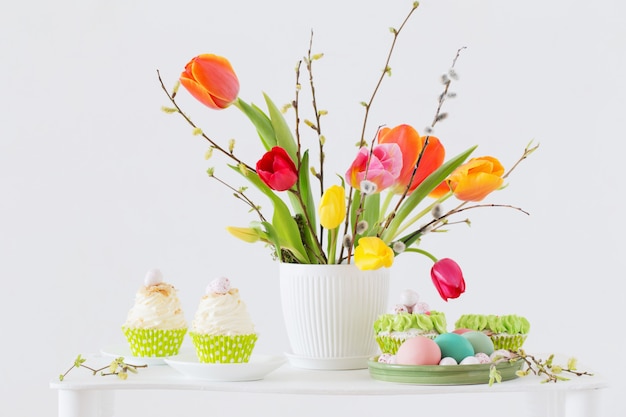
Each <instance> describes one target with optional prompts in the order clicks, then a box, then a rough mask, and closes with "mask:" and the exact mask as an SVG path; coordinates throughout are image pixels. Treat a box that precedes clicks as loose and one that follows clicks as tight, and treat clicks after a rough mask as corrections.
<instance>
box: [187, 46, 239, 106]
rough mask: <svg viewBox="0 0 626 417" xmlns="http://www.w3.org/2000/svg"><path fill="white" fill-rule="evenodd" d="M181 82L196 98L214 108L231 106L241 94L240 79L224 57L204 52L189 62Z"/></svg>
mask: <svg viewBox="0 0 626 417" xmlns="http://www.w3.org/2000/svg"><path fill="white" fill-rule="evenodd" d="M180 83H181V84H182V85H183V87H185V88H186V89H187V91H189V93H191V95H192V96H194V97H195V99H196V100H198V101H199V102H201V103H202V104H204V105H205V106H208V107H210V108H212V109H216V110H220V109H225V108H226V107H228V106H230V105H231V104H232V103H233V101H235V100H236V99H237V95H238V94H239V80H238V79H237V75H236V74H235V71H234V70H233V67H232V66H231V65H230V62H228V60H227V59H226V58H224V57H221V56H218V55H213V54H203V55H198V56H197V57H195V58H193V59H192V60H191V61H189V62H188V63H187V65H186V66H185V71H184V72H183V73H182V74H181V75H180Z"/></svg>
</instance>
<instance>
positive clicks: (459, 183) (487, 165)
mask: <svg viewBox="0 0 626 417" xmlns="http://www.w3.org/2000/svg"><path fill="white" fill-rule="evenodd" d="M502 175H504V167H503V166H502V164H500V161H498V160H497V159H496V158H494V157H492V156H481V157H479V158H472V159H470V160H469V161H468V162H466V163H465V164H463V165H461V166H460V167H458V168H457V169H455V170H454V171H453V172H452V174H450V176H449V177H448V183H449V185H450V189H451V190H452V191H453V192H454V196H455V197H456V198H458V199H459V200H461V201H481V200H483V199H484V198H485V197H487V195H489V194H490V193H491V192H492V191H495V190H497V189H498V188H500V186H502V183H503V182H504V180H503V179H502Z"/></svg>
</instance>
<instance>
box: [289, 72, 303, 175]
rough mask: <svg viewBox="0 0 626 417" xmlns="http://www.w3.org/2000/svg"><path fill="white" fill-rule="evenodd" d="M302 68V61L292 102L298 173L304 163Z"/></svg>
mask: <svg viewBox="0 0 626 417" xmlns="http://www.w3.org/2000/svg"><path fill="white" fill-rule="evenodd" d="M301 66H302V61H298V64H296V91H295V93H294V94H295V97H294V99H293V101H292V102H291V106H292V107H293V111H294V115H295V118H296V120H295V127H294V130H295V135H296V145H297V148H296V163H298V172H299V171H300V162H301V161H302V159H301V157H300V155H301V153H302V141H301V138H300V106H299V105H298V104H299V99H300V67H301Z"/></svg>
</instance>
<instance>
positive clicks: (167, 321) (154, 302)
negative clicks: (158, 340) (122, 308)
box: [124, 283, 187, 330]
mask: <svg viewBox="0 0 626 417" xmlns="http://www.w3.org/2000/svg"><path fill="white" fill-rule="evenodd" d="M124 326H127V327H132V328H140V329H161V330H173V329H184V328H186V327H187V322H186V321H185V315H184V314H183V310H182V308H181V303H180V300H179V298H178V295H177V294H176V289H175V288H174V287H173V286H172V285H170V284H166V283H161V284H156V285H149V286H143V287H141V288H140V289H139V291H137V295H136V296H135V304H134V305H133V307H132V308H131V309H130V311H129V312H128V316H127V317H126V323H125V324H124Z"/></svg>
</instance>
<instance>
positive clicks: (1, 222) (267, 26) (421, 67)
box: [0, 0, 626, 416]
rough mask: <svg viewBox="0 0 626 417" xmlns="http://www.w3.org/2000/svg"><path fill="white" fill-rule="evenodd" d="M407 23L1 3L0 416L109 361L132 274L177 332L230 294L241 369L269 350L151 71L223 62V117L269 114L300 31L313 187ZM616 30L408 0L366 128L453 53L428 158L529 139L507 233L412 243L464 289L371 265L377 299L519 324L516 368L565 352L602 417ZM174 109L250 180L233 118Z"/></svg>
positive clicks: (615, 229) (399, 118) (598, 15)
mask: <svg viewBox="0 0 626 417" xmlns="http://www.w3.org/2000/svg"><path fill="white" fill-rule="evenodd" d="M410 4H411V2H410V1H408V0H407V1H405V0H402V1H399V0H394V1H384V2H383V1H373V0H365V1H363V0H359V1H356V0H345V1H341V2H338V1H328V0H318V1H315V2H303V1H297V0H296V1H294V0H289V1H287V0H269V1H265V2H258V1H247V0H243V1H239V2H234V1H233V2H215V1H209V2H206V1H205V2H200V1H189V0H181V1H177V2H172V1H170V2H165V1H139V0H138V1H133V2H128V1H115V0H113V1H109V0H107V1H104V0H99V1H98V0H90V1H72V0H60V1H56V2H46V1H41V0H35V1H24V2H3V4H2V6H0V55H1V56H2V64H1V66H0V80H1V82H2V83H1V87H0V91H1V92H2V94H1V95H0V106H1V107H0V277H1V279H2V282H3V283H4V291H3V297H2V303H0V317H2V318H3V322H4V323H5V324H4V329H3V336H2V338H1V339H2V342H1V343H0V357H1V358H2V369H1V370H0V404H1V405H2V407H3V408H4V409H5V410H10V411H11V413H10V415H12V416H54V415H56V414H55V413H56V392H53V391H51V390H50V389H49V388H48V383H49V382H50V381H51V380H52V379H54V378H55V377H56V376H57V375H58V374H59V373H60V372H62V371H64V370H65V368H66V367H67V366H69V365H70V364H71V362H72V361H73V359H74V357H75V356H76V355H77V354H78V353H89V352H97V351H99V350H100V349H101V348H102V347H104V346H109V345H116V344H120V343H123V339H122V334H121V331H120V326H121V324H122V323H123V321H124V319H125V316H126V312H127V310H128V308H130V306H131V304H132V300H133V297H134V293H135V291H136V289H137V288H138V287H139V285H141V283H142V279H143V276H144V274H145V272H146V271H147V270H148V269H149V268H152V267H159V268H160V269H161V270H162V271H163V272H164V274H165V276H166V278H167V280H168V281H170V282H172V283H173V284H174V285H176V286H177V287H178V288H179V294H180V297H181V299H182V302H183V305H184V306H185V307H186V313H187V317H188V318H189V319H191V316H192V314H193V310H194V309H195V305H196V303H197V301H198V300H199V298H200V296H201V294H202V291H203V290H204V287H205V286H206V284H207V283H208V282H209V281H210V280H211V279H213V278H215V277H218V276H221V275H225V276H228V277H230V278H231V280H232V281H233V282H234V284H236V286H238V287H239V288H240V291H241V293H242V296H243V297H244V299H245V300H246V302H247V304H248V306H249V309H250V310H251V312H252V314H253V315H254V317H255V321H256V324H257V328H258V331H259V332H260V334H261V338H260V340H259V343H258V346H257V351H258V352H267V353H276V354H279V353H281V352H284V351H286V350H287V349H288V345H287V340H286V336H285V334H284V328H283V324H282V321H281V320H282V318H281V314H280V306H279V296H278V277H277V265H276V264H274V263H273V262H272V261H271V259H270V256H269V253H268V251H267V250H265V249H264V248H263V247H261V246H250V245H246V244H244V243H243V242H240V241H237V240H235V239H234V238H231V237H230V235H228V234H227V233H226V232H225V230H224V228H225V226H226V225H241V226H244V225H246V224H247V222H248V221H249V220H251V219H252V218H251V217H250V216H249V215H248V214H247V212H246V208H245V207H243V206H242V205H241V204H238V202H237V201H236V200H234V199H233V198H232V197H231V194H230V192H228V191H227V190H226V189H224V188H222V187H219V186H218V185H219V184H217V183H215V182H213V181H211V180H209V179H208V178H207V177H206V175H205V173H204V172H205V170H206V168H207V167H208V166H209V165H214V166H216V167H217V169H218V172H219V173H223V175H224V176H229V178H232V179H233V180H236V177H235V176H230V174H229V173H228V172H227V169H226V168H225V165H224V161H223V160H221V159H219V158H216V159H215V160H213V161H211V162H206V161H204V159H203V154H204V151H205V150H206V145H205V143H203V142H202V141H201V139H199V138H196V137H192V136H191V135H190V134H189V129H188V127H187V126H186V125H185V124H184V122H183V121H182V119H181V118H179V117H177V116H172V115H166V114H164V113H162V112H161V111H160V106H161V105H164V104H167V100H166V97H165V95H164V94H163V92H162V91H161V90H160V87H159V84H158V81H157V77H156V70H157V69H160V70H161V72H162V74H163V76H164V77H165V80H166V82H167V83H168V85H170V86H171V85H173V83H174V82H175V80H176V78H177V77H178V75H179V73H180V71H181V70H182V68H183V66H184V64H185V63H186V62H187V61H188V59H189V58H191V57H193V56H195V55H196V54H199V53H204V52H213V53H218V54H221V55H225V56H227V57H229V58H230V60H231V62H232V64H233V66H234V67H235V69H236V71H237V73H238V75H239V78H240V80H241V84H242V88H241V96H242V97H243V98H244V99H245V100H247V101H252V102H255V103H259V104H260V103H262V98H261V92H262V91H266V92H267V93H269V94H270V96H272V97H273V99H274V100H275V101H276V102H277V103H279V104H282V103H286V102H288V101H290V100H291V99H292V91H293V83H294V75H293V68H294V65H295V62H296V61H297V60H298V59H299V58H300V57H302V56H303V55H304V54H305V53H306V50H307V48H308V41H309V31H310V30H311V29H313V30H314V31H315V40H314V50H315V51H316V52H324V53H325V58H324V59H323V60H321V61H320V62H319V63H318V64H317V87H318V92H319V95H318V99H319V102H320V103H321V107H323V108H325V109H327V110H328V111H329V112H330V113H329V115H328V116H327V118H326V119H324V129H325V132H326V136H327V138H328V150H329V151H328V162H329V165H328V166H327V172H329V173H332V172H338V173H343V172H344V171H345V169H346V168H347V166H348V164H349V162H350V161H351V158H352V156H351V155H352V153H353V152H354V150H353V148H352V145H353V144H354V143H355V142H356V140H357V138H358V134H359V130H360V126H361V120H362V108H361V107H360V106H359V104H358V103H359V102H360V101H363V100H367V99H368V98H369V95H370V94H371V92H372V89H373V86H374V81H375V79H376V77H377V76H378V74H379V71H380V70H381V69H382V67H383V63H384V56H385V54H386V51H387V48H388V45H389V43H390V40H391V36H390V34H389V32H388V27H390V26H398V25H399V22H400V21H401V19H402V18H403V17H404V15H405V13H406V12H407V11H408V9H409V7H410ZM625 12H626V7H625V6H624V5H623V3H622V2H618V1H615V0H602V1H596V2H584V1H578V0H574V1H571V0H570V1H561V0H557V1H547V2H546V1H538V0H528V1H524V2H503V1H487V0H479V1H474V2H467V1H463V0H439V1H432V0H425V1H423V2H422V5H421V7H420V9H419V10H418V12H417V14H416V15H415V16H414V18H413V20H412V21H411V23H410V24H409V26H408V27H407V28H406V32H405V33H404V34H403V35H402V36H401V38H400V40H399V43H398V46H397V50H396V55H395V56H394V59H393V60H392V62H391V67H392V69H393V76H392V77H391V78H389V79H387V80H386V81H385V83H384V85H383V89H382V91H381V92H380V95H379V97H378V99H377V101H376V104H375V105H374V110H373V112H372V115H371V119H370V125H369V128H370V129H369V131H368V135H369V137H371V135H372V134H373V132H374V129H375V127H376V126H377V125H379V124H388V125H396V124H399V123H410V124H413V125H414V126H415V127H416V128H418V129H422V127H423V126H425V125H427V124H428V123H429V121H430V118H431V117H432V116H433V114H434V111H435V107H436V97H437V95H438V94H439V92H440V90H441V85H440V84H438V77H439V75H440V74H441V73H442V72H444V71H446V70H447V68H448V66H449V64H450V62H451V60H452V57H453V55H454V53H455V51H456V50H457V48H459V47H461V46H467V50H465V51H464V52H463V54H462V56H461V58H460V60H459V62H458V66H457V69H458V72H459V74H460V77H461V78H460V81H459V82H458V83H457V84H456V85H455V86H454V90H455V91H456V92H457V94H458V98H457V99H455V100H454V101H451V102H449V106H448V107H447V110H448V111H449V112H450V118H449V120H447V121H446V122H445V123H442V124H441V125H440V128H439V129H438V130H437V134H438V136H439V137H440V138H441V139H442V140H443V141H444V143H445V145H446V147H447V149H448V152H449V154H450V155H452V154H455V153H457V152H459V151H461V150H463V149H465V148H467V147H469V146H471V145H473V144H479V145H480V146H479V150H478V151H477V154H476V155H482V154H492V155H495V156H497V157H499V158H500V159H501V161H502V162H503V164H504V165H505V166H507V167H508V166H510V165H511V164H512V163H513V162H514V161H515V160H516V159H517V157H518V156H519V154H520V153H521V151H522V149H523V147H524V146H525V145H526V144H527V143H528V142H529V141H530V140H531V139H534V140H536V141H537V142H539V143H540V144H541V148H540V151H539V152H537V153H536V154H534V155H533V156H532V157H531V158H530V159H529V160H527V161H526V162H525V163H524V164H522V166H521V167H520V168H519V169H518V171H516V172H515V174H514V175H513V176H512V177H511V179H510V186H509V187H508V188H507V189H506V190H504V191H501V192H499V193H497V194H496V195H493V197H492V198H490V199H489V201H490V202H494V203H508V204H514V205H519V206H522V207H523V208H525V209H526V210H528V211H529V212H530V213H531V215H530V216H528V217H527V216H524V215H521V214H519V213H517V212H514V211H511V210H504V209H487V210H484V211H482V212H481V211H475V212H473V213H471V216H470V217H471V220H472V227H471V228H465V227H458V228H454V229H453V230H452V231H451V232H450V233H448V234H445V235H444V236H440V235H438V236H432V237H428V238H427V239H425V240H424V242H423V245H424V248H427V249H429V250H432V251H433V252H434V253H435V254H436V255H437V256H442V257H443V256H450V257H453V258H455V259H456V260H457V261H458V262H459V263H460V264H461V265H462V267H463V269H464V271H465V276H466V280H467V283H468V289H467V293H466V294H465V295H464V296H463V297H461V298H460V299H458V300H452V301H450V302H448V303H444V302H443V301H441V300H440V299H439V298H438V296H437V295H436V291H435V289H434V288H433V287H432V285H431V283H430V280H429V278H428V270H429V268H430V264H429V263H428V262H427V261H426V260H425V259H422V258H420V257H416V256H412V255H408V254H407V255H403V256H402V257H400V258H399V259H398V260H397V262H396V265H395V266H394V278H393V288H392V293H391V295H390V303H391V302H395V299H396V295H397V294H398V292H399V291H400V290H402V289H404V288H413V289H416V290H417V291H419V292H420V293H421V294H422V298H423V299H424V300H425V301H428V302H429V303H430V304H431V307H432V308H435V309H439V310H443V311H445V312H446V314H447V316H448V321H449V323H450V324H451V325H452V324H453V323H454V321H455V320H456V318H457V317H458V316H459V315H460V314H463V313H470V312H477V313H494V314H507V313H516V314H522V315H525V316H527V317H528V318H529V319H530V321H531V323H532V331H531V335H530V337H529V339H528V341H527V345H526V347H527V349H528V350H529V351H533V352H558V353H563V354H566V355H573V356H576V357H578V358H579V360H580V361H581V362H582V363H583V364H587V365H588V366H589V367H592V368H593V369H595V370H597V372H598V373H601V374H603V375H604V376H606V377H607V378H609V380H610V382H611V383H612V387H611V388H610V389H609V390H607V391H605V392H603V399H604V403H603V410H604V412H603V415H605V416H609V415H624V414H625V413H626V408H625V406H624V403H623V401H620V398H619V397H618V393H619V391H620V389H622V390H623V389H624V388H625V387H624V384H623V382H622V381H621V379H620V376H622V375H623V373H624V362H623V349H624V342H625V338H624V334H623V331H622V329H621V326H620V325H619V324H618V323H620V322H621V319H622V315H623V313H624V305H623V301H622V298H623V297H622V292H621V290H620V289H618V288H620V287H621V286H623V282H622V281H623V278H624V272H623V268H622V266H623V259H620V257H622V258H623V249H624V243H623V236H624V231H625V230H624V223H623V218H622V213H623V206H622V205H620V204H621V197H623V196H622V194H623V191H624V185H623V180H622V179H623V169H622V167H621V163H622V160H623V152H624V150H625V147H624V118H623V117H624V115H623V112H624V109H625V107H624V95H625V93H626V88H625V87H626V82H625V81H624V80H625V78H624V71H625V70H626V62H625V59H624V51H625V47H626V44H625V43H626V30H624V29H623V24H624V13H625ZM180 102H181V104H182V105H184V106H185V108H186V109H187V111H188V113H189V114H190V115H191V116H192V117H193V118H194V119H195V120H196V121H198V122H199V123H200V124H202V125H203V127H204V129H205V131H206V132H208V133H209V134H210V135H212V136H213V137H215V138H216V139H218V140H221V141H224V142H225V141H226V140H227V139H229V138H236V139H237V152H238V153H239V154H240V156H241V157H242V158H245V159H246V160H248V161H250V163H254V162H255V161H256V159H257V158H258V155H260V152H261V147H260V144H259V142H258V140H257V138H256V136H255V134H254V132H253V130H252V128H251V126H250V125H249V124H248V123H247V120H246V119H244V117H243V116H242V115H241V114H240V113H239V112H238V111H237V110H236V109H234V108H233V109H229V110H226V111H223V112H214V111H210V110H208V109H205V108H203V107H201V106H200V105H199V104H197V103H195V102H194V101H193V100H191V99H190V98H189V96H188V95H187V94H185V93H181V96H180ZM308 117H310V113H308ZM328 178H330V175H329V176H328ZM237 185H239V184H237ZM264 204H265V205H266V206H268V207H269V205H268V204H266V203H264ZM620 373H621V374H622V375H620ZM149 398H150V395H148V394H145V393H140V392H134V393H126V394H124V395H122V396H120V401H119V406H120V407H119V411H118V414H119V415H120V416H126V415H145V414H148V413H150V412H155V411H158V410H161V409H167V407H168V406H169V407H176V408H177V409H178V410H179V411H181V414H185V415H191V414H192V413H193V411H194V410H195V409H197V408H199V407H202V410H203V413H202V414H205V413H206V410H207V408H209V407H216V405H215V404H214V403H209V405H206V404H200V403H198V402H196V401H198V400H197V399H195V397H191V396H190V395H189V394H188V393H175V394H172V395H171V396H170V397H169V398H171V400H172V402H171V403H170V402H169V401H167V400H161V401H160V402H158V400H150V401H148V399H149ZM212 398H214V397H212ZM226 398H227V399H230V400H231V401H232V400H233V399H232V397H226ZM490 399H491V398H490ZM152 401H155V402H152ZM277 401H284V402H285V404H286V405H285V406H284V407H282V406H281V409H282V410H283V412H282V414H281V412H280V411H275V412H274V413H273V414H274V415H287V414H293V410H297V412H298V414H299V415H305V414H306V413H308V412H310V413H313V411H312V409H313V408H312V406H311V407H310V404H309V405H306V406H300V403H297V402H294V401H295V400H294V399H289V398H282V397H277V398H276V397H274V398H268V400H267V404H266V406H267V407H268V409H272V408H274V407H276V402H277ZM173 404H175V406H174V405H173ZM287 404H291V407H293V408H290V406H288V405H287ZM304 404H307V403H304ZM333 404H334V403H333V402H332V401H330V400H329V402H322V403H321V405H320V404H319V403H316V404H314V405H317V406H318V410H319V407H321V408H322V409H323V407H325V406H331V405H332V407H333V408H332V410H334V411H337V414H339V413H340V412H339V411H338V410H339V409H340V408H339V407H341V406H340V405H333ZM510 405H511V403H510V402H508V401H501V402H490V405H489V406H488V407H490V410H484V411H485V412H493V414H494V415H500V414H501V411H502V409H503V408H502V407H508V406H510ZM231 406H232V407H233V409H230V407H231ZM445 406H446V405H444V404H439V405H437V407H445ZM220 407H224V408H222V409H224V410H229V415H244V414H246V415H249V414H250V413H251V412H252V411H253V410H250V409H249V408H248V406H247V405H246V404H245V403H244V404H242V403H240V402H237V404H236V405H232V404H229V405H228V406H220ZM371 407H374V406H371ZM447 407H452V410H456V409H455V408H454V404H448V405H447ZM5 410H3V411H1V413H2V414H3V415H4V414H5ZM382 410H386V408H382ZM608 410H612V411H611V412H608ZM456 411H458V410H456ZM332 412H333V411H330V412H329V411H328V410H326V411H325V413H326V414H332ZM451 412H452V411H451ZM303 413H304V414H303ZM198 414H199V413H198ZM7 415H8V414H7ZM306 415H308V414H306ZM311 415H312V414H311Z"/></svg>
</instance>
